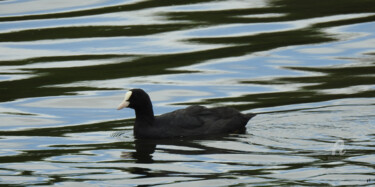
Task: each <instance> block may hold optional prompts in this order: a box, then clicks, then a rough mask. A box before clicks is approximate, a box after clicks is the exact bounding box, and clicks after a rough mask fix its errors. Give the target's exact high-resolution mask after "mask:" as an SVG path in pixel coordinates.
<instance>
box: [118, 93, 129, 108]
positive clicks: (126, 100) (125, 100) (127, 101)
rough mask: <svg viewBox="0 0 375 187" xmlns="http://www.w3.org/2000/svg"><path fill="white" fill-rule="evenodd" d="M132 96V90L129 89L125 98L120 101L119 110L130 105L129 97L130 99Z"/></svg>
mask: <svg viewBox="0 0 375 187" xmlns="http://www.w3.org/2000/svg"><path fill="white" fill-rule="evenodd" d="M131 96H132V91H128V92H126V94H125V98H124V100H123V101H122V102H121V103H120V105H119V106H118V107H117V110H121V109H123V108H125V107H128V106H129V104H130V102H129V99H130V97H131Z"/></svg>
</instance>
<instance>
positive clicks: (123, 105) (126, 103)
mask: <svg viewBox="0 0 375 187" xmlns="http://www.w3.org/2000/svg"><path fill="white" fill-rule="evenodd" d="M129 104H130V103H129V101H122V102H121V104H120V105H119V106H118V107H117V110H121V109H123V108H126V107H128V106H129Z"/></svg>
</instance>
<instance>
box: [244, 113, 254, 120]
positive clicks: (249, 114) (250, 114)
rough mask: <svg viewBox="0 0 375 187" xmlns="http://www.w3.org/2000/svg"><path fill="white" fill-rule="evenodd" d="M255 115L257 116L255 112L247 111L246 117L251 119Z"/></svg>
mask: <svg viewBox="0 0 375 187" xmlns="http://www.w3.org/2000/svg"><path fill="white" fill-rule="evenodd" d="M254 116H256V114H254V113H247V114H245V117H246V118H247V119H248V120H250V119H251V118H253V117H254Z"/></svg>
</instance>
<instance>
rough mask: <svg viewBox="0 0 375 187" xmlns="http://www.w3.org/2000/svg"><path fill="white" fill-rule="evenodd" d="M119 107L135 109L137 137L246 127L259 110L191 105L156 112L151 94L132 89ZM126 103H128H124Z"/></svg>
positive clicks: (174, 135)
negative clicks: (164, 112)
mask: <svg viewBox="0 0 375 187" xmlns="http://www.w3.org/2000/svg"><path fill="white" fill-rule="evenodd" d="M127 95H128V96H126V97H128V98H125V99H124V101H123V103H122V104H121V105H120V106H119V109H121V108H124V107H129V108H132V109H134V110H135V114H136V119H135V124H134V135H135V137H136V138H156V139H158V138H172V137H190V136H204V135H211V134H221V133H231V132H238V131H243V130H244V129H245V128H246V127H245V126H246V124H247V122H248V121H249V120H250V119H251V118H252V117H254V116H255V114H242V113H240V112H239V111H237V110H236V109H234V108H229V107H217V108H206V107H203V106H190V107H187V108H185V109H180V110H176V111H173V112H170V113H166V114H163V115H160V116H156V117H155V116H154V112H153V108H152V103H151V100H150V97H149V96H148V94H147V93H146V92H145V91H143V90H142V89H132V90H130V94H127ZM124 103H126V104H125V105H124Z"/></svg>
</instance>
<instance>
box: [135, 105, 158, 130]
mask: <svg viewBox="0 0 375 187" xmlns="http://www.w3.org/2000/svg"><path fill="white" fill-rule="evenodd" d="M154 120H155V117H154V111H153V109H152V104H151V103H150V104H148V105H146V106H143V107H142V108H138V109H135V122H136V125H150V126H151V125H152V124H153V122H154Z"/></svg>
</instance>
